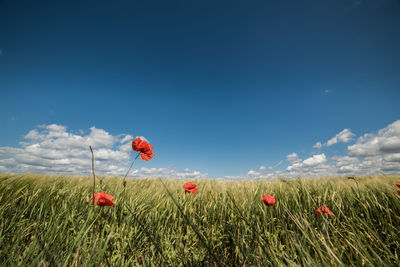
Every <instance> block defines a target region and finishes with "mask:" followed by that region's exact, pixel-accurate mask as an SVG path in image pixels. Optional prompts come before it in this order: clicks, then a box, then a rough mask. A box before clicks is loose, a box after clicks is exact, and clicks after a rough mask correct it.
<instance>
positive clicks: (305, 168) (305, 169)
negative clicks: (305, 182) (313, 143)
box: [286, 154, 328, 174]
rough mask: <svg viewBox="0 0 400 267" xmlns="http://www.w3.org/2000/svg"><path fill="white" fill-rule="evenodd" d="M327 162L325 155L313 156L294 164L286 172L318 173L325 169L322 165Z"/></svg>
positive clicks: (325, 166)
mask: <svg viewBox="0 0 400 267" xmlns="http://www.w3.org/2000/svg"><path fill="white" fill-rule="evenodd" d="M326 161H327V159H326V156H325V154H319V155H314V156H312V157H310V158H307V159H305V160H303V161H302V162H296V163H293V164H292V165H290V166H289V167H287V168H286V170H287V171H288V172H292V174H294V172H296V173H314V172H318V173H320V172H321V171H322V170H325V169H327V167H328V166H327V165H325V164H324V163H325V162H326Z"/></svg>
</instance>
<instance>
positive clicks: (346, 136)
mask: <svg viewBox="0 0 400 267" xmlns="http://www.w3.org/2000/svg"><path fill="white" fill-rule="evenodd" d="M354 135H355V134H353V133H352V132H351V131H350V130H349V129H344V130H343V131H341V132H340V133H338V134H337V135H336V136H334V137H332V138H331V139H329V140H328V142H327V143H326V146H331V145H334V144H336V143H348V142H349V141H351V140H352V139H353V136H354Z"/></svg>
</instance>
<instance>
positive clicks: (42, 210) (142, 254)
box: [0, 174, 400, 266]
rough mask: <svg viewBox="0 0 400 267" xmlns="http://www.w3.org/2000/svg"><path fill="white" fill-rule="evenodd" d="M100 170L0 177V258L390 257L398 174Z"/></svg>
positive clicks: (309, 262) (22, 262)
mask: <svg viewBox="0 0 400 267" xmlns="http://www.w3.org/2000/svg"><path fill="white" fill-rule="evenodd" d="M100 179H101V182H99V180H98V181H97V183H96V192H100V191H102V190H104V191H105V192H106V193H107V194H110V195H112V196H114V198H115V201H114V202H115V206H113V207H100V206H97V205H95V206H94V207H93V206H92V205H91V196H92V186H93V180H92V177H90V176H87V177H83V176H82V177H67V176H48V175H34V174H24V175H15V174H3V175H0V224H1V225H0V265H1V266H32V265H33V266H37V265H39V266H297V265H300V266H400V260H399V253H400V195H398V193H397V190H398V189H399V188H397V187H396V183H399V182H400V176H385V175H381V176H362V177H361V176H360V177H354V178H353V179H349V178H347V177H339V178H318V179H293V180H286V179H279V180H272V181H222V180H207V179H198V180H196V179H192V180H185V181H184V180H172V179H171V180H170V179H163V180H161V179H128V181H127V185H126V194H123V182H122V179H120V178H116V177H100ZM189 181H190V182H194V183H196V185H197V187H198V191H197V193H196V194H185V190H184V188H183V184H184V183H185V182H189ZM264 194H270V195H272V196H274V197H275V199H276V203H275V205H273V206H268V205H265V204H264V203H263V202H262V201H261V197H262V196H263V195H264ZM124 199H125V201H124ZM322 205H326V206H328V207H329V209H330V210H331V211H332V213H333V214H334V215H335V216H329V215H327V214H322V215H318V214H316V209H319V208H320V207H321V206H322Z"/></svg>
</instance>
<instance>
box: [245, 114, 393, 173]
mask: <svg viewBox="0 0 400 267" xmlns="http://www.w3.org/2000/svg"><path fill="white" fill-rule="evenodd" d="M354 136H355V134H354V133H352V132H351V131H350V130H349V129H344V130H342V131H341V132H339V133H338V134H336V135H335V136H334V137H332V138H331V139H329V140H328V141H327V142H326V143H322V142H317V143H316V144H315V145H314V146H313V148H317V149H318V151H319V150H320V149H322V148H325V147H330V146H333V145H335V144H337V143H350V142H351V141H352V140H353V137H354ZM286 162H287V163H288V165H289V166H288V167H287V168H286V170H285V172H282V171H279V170H278V171H275V172H268V171H265V170H267V168H265V166H261V167H260V168H259V170H258V171H254V170H250V171H249V172H248V173H247V175H246V177H248V178H256V179H270V178H277V177H298V176H304V177H319V176H343V175H377V174H382V173H384V174H389V175H394V174H400V120H397V121H395V122H393V123H391V124H389V125H388V126H386V127H385V128H383V129H380V130H379V131H378V132H377V133H366V134H364V135H363V136H360V137H359V138H358V139H357V141H356V142H355V143H354V144H351V145H348V146H347V154H346V155H341V156H340V155H334V156H331V157H328V156H327V155H326V154H325V153H320V154H314V155H312V156H311V157H308V158H306V159H304V160H303V159H301V158H300V157H299V156H298V154H297V153H295V152H293V153H291V154H288V155H287V156H286Z"/></svg>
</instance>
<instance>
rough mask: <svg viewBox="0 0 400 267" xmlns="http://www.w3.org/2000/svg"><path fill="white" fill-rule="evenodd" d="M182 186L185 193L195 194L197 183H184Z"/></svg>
mask: <svg viewBox="0 0 400 267" xmlns="http://www.w3.org/2000/svg"><path fill="white" fill-rule="evenodd" d="M183 188H185V193H192V194H196V193H197V190H199V188H197V185H196V184H195V183H186V184H184V185H183Z"/></svg>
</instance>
